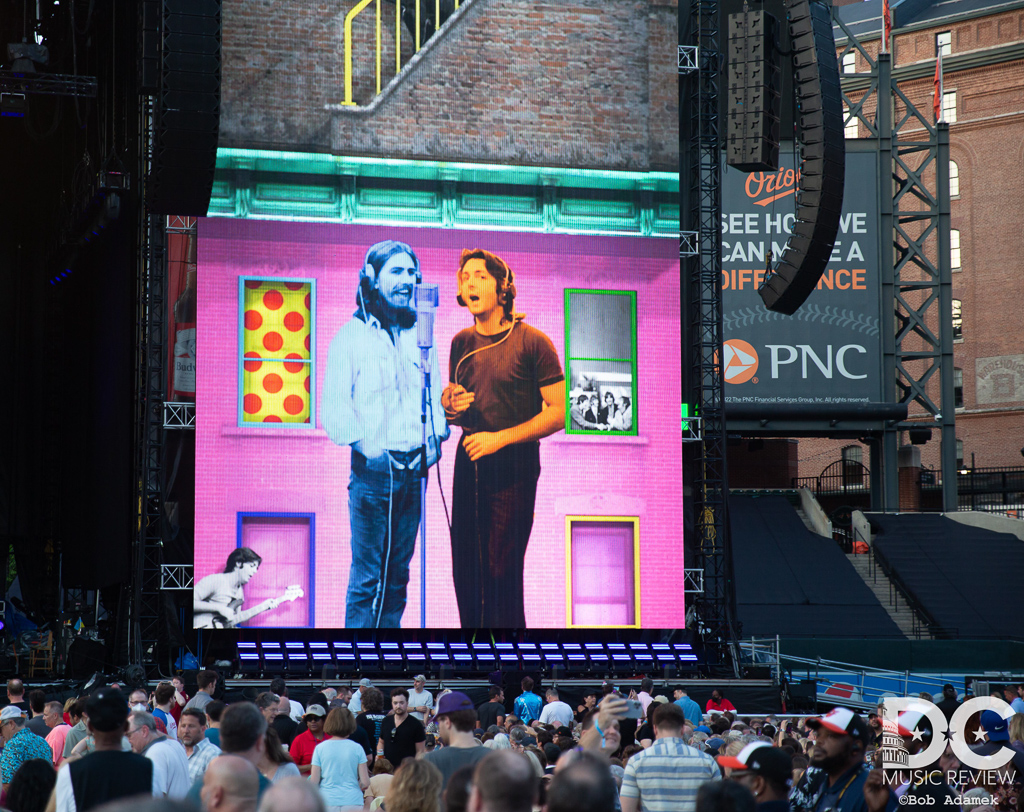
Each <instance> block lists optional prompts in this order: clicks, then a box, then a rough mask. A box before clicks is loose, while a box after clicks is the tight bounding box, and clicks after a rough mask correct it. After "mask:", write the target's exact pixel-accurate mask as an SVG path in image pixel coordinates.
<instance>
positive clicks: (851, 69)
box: [843, 51, 857, 73]
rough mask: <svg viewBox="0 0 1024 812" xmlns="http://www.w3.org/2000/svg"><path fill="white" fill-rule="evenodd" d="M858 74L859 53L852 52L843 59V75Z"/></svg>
mask: <svg viewBox="0 0 1024 812" xmlns="http://www.w3.org/2000/svg"><path fill="white" fill-rule="evenodd" d="M856 72H857V52H856V51H850V53H848V54H846V55H845V56H844V57H843V73H856Z"/></svg>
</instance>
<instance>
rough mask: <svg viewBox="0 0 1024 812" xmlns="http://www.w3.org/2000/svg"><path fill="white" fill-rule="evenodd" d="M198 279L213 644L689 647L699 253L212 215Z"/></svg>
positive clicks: (199, 567)
mask: <svg viewBox="0 0 1024 812" xmlns="http://www.w3.org/2000/svg"><path fill="white" fill-rule="evenodd" d="M198 262H199V269H198V318H197V378H196V412H197V429H196V432H197V435H196V439H197V462H196V465H197V469H196V491H197V493H196V543H195V580H196V586H195V592H194V598H195V625H196V626H197V627H199V628H230V627H238V626H243V627H291V628H294V627H315V628H343V627H349V628H366V627H397V626H402V627H419V626H421V625H422V626H425V627H429V628H456V627H462V628H483V627H487V628H521V627H533V628H565V627H636V628H640V627H650V628H664V627H670V626H677V625H679V623H680V620H681V618H682V616H683V614H682V613H683V586H682V568H683V563H682V558H681V557H682V467H681V452H680V426H679V402H680V352H679V338H680V308H679V264H678V257H677V247H676V244H675V241H674V240H665V239H656V238H639V237H589V236H567V235H554V234H536V233H529V234H518V233H509V232H493V231H465V230H441V229H428V228H422V229H420V228H411V227H393V228H388V227H381V226H366V225H358V226H355V225H325V224H315V223H294V222H266V221H250V220H232V219H219V218H210V219H205V220H202V221H200V224H199V251H198ZM417 283H422V284H423V285H429V284H434V285H437V286H438V292H439V298H438V305H437V308H436V315H435V317H434V324H433V331H432V343H433V348H432V349H428V350H425V351H424V350H422V349H421V348H420V344H421V343H429V336H428V335H427V334H428V333H429V332H430V331H427V330H424V329H418V328H422V327H425V326H426V321H427V316H426V315H425V314H426V313H427V312H428V311H427V310H424V311H423V313H424V315H421V316H419V317H417V311H416V309H415V300H416V296H415V293H416V289H415V285H416V284H417ZM459 300H461V302H463V303H464V304H460V302H459ZM427 369H429V372H430V380H429V384H430V386H429V389H427V390H426V391H425V387H424V384H425V382H426V381H425V380H424V378H425V375H424V372H425V371H426V370H427ZM425 404H426V405H425ZM424 406H425V408H424ZM424 425H425V426H426V434H427V435H428V439H427V445H426V459H427V463H428V465H429V475H428V482H427V491H426V499H425V504H424V505H423V508H422V515H421V490H420V488H421V471H422V462H423V454H422V448H423V444H422V440H423V433H424ZM424 527H425V542H424V538H423V535H422V533H423V528H424ZM424 555H425V556H426V562H425V564H426V566H425V572H426V579H425V583H424V581H423V580H422V579H421V564H422V561H421V557H422V556H424ZM424 587H425V588H424ZM424 597H425V601H424V600H423V599H424Z"/></svg>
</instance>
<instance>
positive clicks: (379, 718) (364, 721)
mask: <svg viewBox="0 0 1024 812" xmlns="http://www.w3.org/2000/svg"><path fill="white" fill-rule="evenodd" d="M387 718H388V717H387V715H386V714H383V713H360V714H359V715H358V716H357V717H356V727H360V728H362V729H363V730H365V731H366V738H368V739H369V740H370V746H371V747H373V748H374V749H373V752H374V753H376V752H377V739H379V738H380V726H381V724H383V722H384V720H385V719H387Z"/></svg>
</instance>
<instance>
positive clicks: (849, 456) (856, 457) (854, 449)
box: [843, 445, 864, 464]
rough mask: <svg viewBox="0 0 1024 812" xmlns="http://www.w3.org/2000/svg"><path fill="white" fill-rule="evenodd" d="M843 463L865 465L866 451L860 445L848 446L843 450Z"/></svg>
mask: <svg viewBox="0 0 1024 812" xmlns="http://www.w3.org/2000/svg"><path fill="white" fill-rule="evenodd" d="M843 462H857V463H861V464H863V462H864V449H863V448H861V447H860V446H859V445H848V446H846V447H844V448H843Z"/></svg>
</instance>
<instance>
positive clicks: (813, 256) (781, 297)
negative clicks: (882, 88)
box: [757, 0, 846, 316]
mask: <svg viewBox="0 0 1024 812" xmlns="http://www.w3.org/2000/svg"><path fill="white" fill-rule="evenodd" d="M786 9H787V13H786V16H787V19H788V21H789V35H790V40H791V42H792V51H793V84H794V88H795V93H796V96H797V108H798V109H797V117H798V129H797V132H798V137H799V142H800V182H799V184H798V185H797V193H796V206H797V208H796V222H795V223H794V225H793V233H792V234H791V235H790V237H789V240H788V241H787V242H786V248H785V251H783V254H782V258H781V259H780V260H779V264H778V265H777V266H776V267H775V268H774V269H772V272H771V273H769V274H768V276H767V277H766V278H765V280H764V282H763V283H762V285H761V287H760V288H758V291H757V292H758V293H759V294H760V296H761V299H762V301H764V304H765V307H767V308H768V309H769V310H774V311H775V312H777V313H784V314H786V315H787V316H791V315H792V314H793V313H795V312H796V310H797V308H799V307H800V305H802V304H803V303H804V302H805V301H806V299H807V297H808V296H810V295H811V291H813V290H814V288H815V286H816V285H817V284H818V280H819V279H821V275H822V274H823V273H824V272H825V267H826V266H827V265H828V261H829V257H830V256H831V254H832V247H833V245H834V244H835V241H836V234H837V233H838V231H839V217H840V213H841V211H842V207H843V184H844V181H845V177H846V142H845V140H844V133H843V97H842V93H841V92H840V89H839V62H838V60H837V58H836V46H835V38H834V37H833V35H832V17H831V14H830V12H829V7H828V6H827V5H826V4H825V3H821V2H816V1H812V2H808V0H787V2H786Z"/></svg>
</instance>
